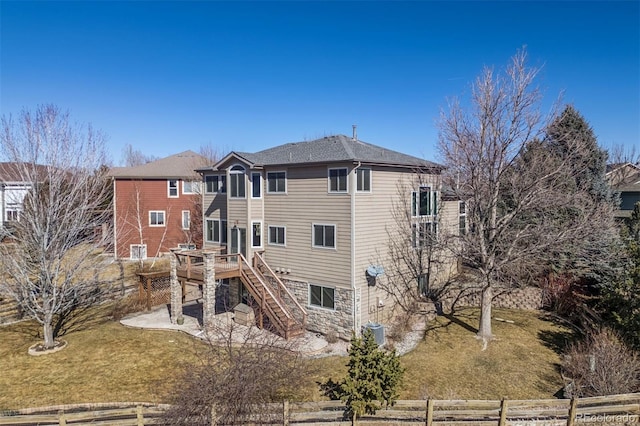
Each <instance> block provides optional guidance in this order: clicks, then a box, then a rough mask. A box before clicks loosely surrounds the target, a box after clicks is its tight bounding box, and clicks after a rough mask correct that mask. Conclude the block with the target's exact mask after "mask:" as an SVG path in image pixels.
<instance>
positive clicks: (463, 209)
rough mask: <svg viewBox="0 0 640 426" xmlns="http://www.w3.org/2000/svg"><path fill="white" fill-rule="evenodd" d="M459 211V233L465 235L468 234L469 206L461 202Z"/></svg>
mask: <svg viewBox="0 0 640 426" xmlns="http://www.w3.org/2000/svg"><path fill="white" fill-rule="evenodd" d="M459 211H460V213H459V219H458V231H459V232H460V235H464V234H466V233H467V206H466V204H465V203H464V201H460V202H459Z"/></svg>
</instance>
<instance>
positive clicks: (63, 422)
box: [58, 410, 67, 426]
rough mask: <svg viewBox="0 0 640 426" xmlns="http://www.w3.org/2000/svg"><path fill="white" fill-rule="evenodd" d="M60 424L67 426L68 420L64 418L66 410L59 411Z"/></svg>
mask: <svg viewBox="0 0 640 426" xmlns="http://www.w3.org/2000/svg"><path fill="white" fill-rule="evenodd" d="M58 424H59V425H60V426H66V425H67V419H66V417H65V416H64V410H60V411H58Z"/></svg>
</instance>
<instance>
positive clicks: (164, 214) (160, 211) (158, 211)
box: [149, 210, 167, 228]
mask: <svg viewBox="0 0 640 426" xmlns="http://www.w3.org/2000/svg"><path fill="white" fill-rule="evenodd" d="M151 213H162V224H155V225H154V224H152V223H151ZM156 216H157V215H156ZM156 220H157V217H156ZM166 225H167V215H166V213H165V211H164V210H149V226H152V227H154V228H159V227H163V226H166Z"/></svg>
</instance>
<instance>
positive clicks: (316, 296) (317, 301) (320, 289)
mask: <svg viewBox="0 0 640 426" xmlns="http://www.w3.org/2000/svg"><path fill="white" fill-rule="evenodd" d="M309 305H311V306H318V307H320V308H326V309H335V289H334V288H332V287H324V286H320V285H314V284H310V285H309Z"/></svg>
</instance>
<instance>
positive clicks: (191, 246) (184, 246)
mask: <svg viewBox="0 0 640 426" xmlns="http://www.w3.org/2000/svg"><path fill="white" fill-rule="evenodd" d="M178 248H181V249H183V250H195V249H196V245H195V244H193V243H181V244H178Z"/></svg>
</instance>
